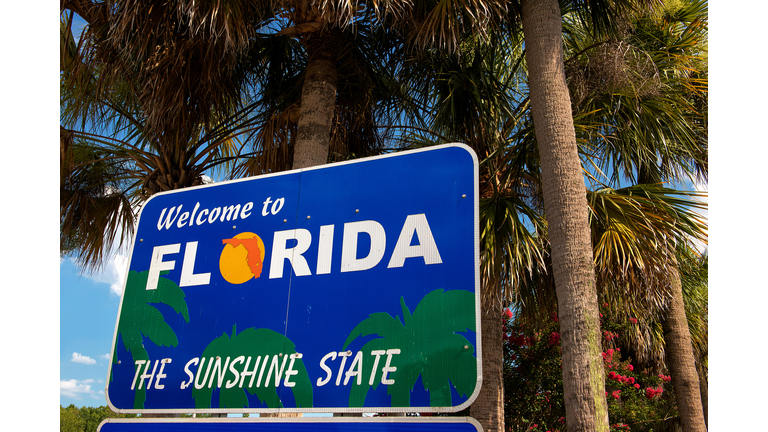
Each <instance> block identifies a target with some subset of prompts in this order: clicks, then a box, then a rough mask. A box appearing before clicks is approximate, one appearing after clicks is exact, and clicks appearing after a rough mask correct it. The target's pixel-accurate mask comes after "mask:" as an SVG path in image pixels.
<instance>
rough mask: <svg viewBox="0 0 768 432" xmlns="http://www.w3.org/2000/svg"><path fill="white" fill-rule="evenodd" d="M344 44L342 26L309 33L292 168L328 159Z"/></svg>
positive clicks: (324, 161)
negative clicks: (337, 66)
mask: <svg viewBox="0 0 768 432" xmlns="http://www.w3.org/2000/svg"><path fill="white" fill-rule="evenodd" d="M341 43H342V35H341V31H340V30H339V29H330V30H324V31H320V32H315V33H312V34H311V35H309V36H307V40H306V42H305V46H306V47H307V52H308V53H309V62H308V64H307V71H306V74H305V77H304V87H303V88H302V92H301V114H300V115H299V125H298V132H297V136H296V145H295V147H294V149H293V169H299V168H306V167H311V166H315V165H323V164H325V163H327V162H328V148H329V143H330V138H331V122H332V121H333V115H334V113H335V111H336V81H337V71H336V57H337V55H338V50H339V47H340V45H341Z"/></svg>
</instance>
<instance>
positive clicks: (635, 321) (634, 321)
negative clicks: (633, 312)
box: [629, 318, 637, 324]
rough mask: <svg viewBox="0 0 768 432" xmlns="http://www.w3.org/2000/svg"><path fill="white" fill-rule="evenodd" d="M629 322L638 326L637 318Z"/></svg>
mask: <svg viewBox="0 0 768 432" xmlns="http://www.w3.org/2000/svg"><path fill="white" fill-rule="evenodd" d="M629 320H630V321H631V322H632V324H637V318H630V319H629Z"/></svg>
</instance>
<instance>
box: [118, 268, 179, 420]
mask: <svg viewBox="0 0 768 432" xmlns="http://www.w3.org/2000/svg"><path fill="white" fill-rule="evenodd" d="M167 273H168V272H161V275H164V274H167ZM148 274H149V272H148V271H144V272H137V271H134V270H131V271H129V272H128V280H127V282H126V285H125V292H124V293H123V302H122V304H121V306H120V321H119V322H118V326H117V336H118V337H119V338H120V339H122V341H123V345H124V346H125V349H126V350H127V351H128V352H129V353H130V354H131V358H132V363H134V364H135V363H136V361H137V360H146V361H149V360H150V359H149V354H148V353H147V350H146V349H145V348H144V338H145V337H146V338H148V339H149V340H150V341H152V343H154V344H155V345H159V346H173V347H175V346H176V345H178V344H179V340H178V338H177V337H176V333H175V332H174V331H173V329H172V328H171V327H170V326H169V325H168V323H167V322H165V317H164V316H163V314H162V313H161V312H160V311H159V310H158V309H157V308H156V307H154V306H152V304H165V305H168V306H170V307H171V308H173V310H174V311H175V312H176V313H181V314H182V316H183V317H184V320H185V321H186V322H189V310H188V309H187V302H186V301H185V300H184V297H186V295H185V294H184V291H183V290H182V289H181V288H179V286H178V285H176V284H175V283H174V282H173V281H171V280H169V279H166V278H159V279H158V284H157V289H154V290H147V289H145V287H146V286H147V275H148ZM118 360H119V359H118V357H117V347H115V352H114V353H113V355H112V363H117V362H118ZM145 392H146V388H141V389H137V390H136V395H135V399H134V408H135V409H142V408H144V400H145V399H146V393H145Z"/></svg>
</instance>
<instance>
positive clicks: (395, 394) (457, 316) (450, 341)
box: [344, 289, 477, 407]
mask: <svg viewBox="0 0 768 432" xmlns="http://www.w3.org/2000/svg"><path fill="white" fill-rule="evenodd" d="M401 307H402V310H403V322H402V323H401V322H400V320H399V317H396V318H393V317H392V316H391V315H389V314H386V313H374V314H371V315H370V316H369V317H368V318H366V319H365V320H364V321H362V322H361V323H360V324H358V325H357V326H355V328H354V329H353V330H352V332H350V335H349V337H348V338H347V340H346V341H345V342H344V349H346V347H347V346H348V345H349V344H350V343H351V342H352V341H354V340H355V339H357V338H358V337H365V336H370V335H378V336H379V337H378V338H375V339H372V340H370V341H368V342H367V343H366V344H365V345H364V346H363V348H362V351H364V352H366V353H369V352H372V351H375V350H383V351H386V350H389V349H399V350H400V354H398V355H395V356H393V357H392V363H391V366H393V367H396V368H397V370H396V372H393V373H392V374H391V375H389V376H388V379H395V383H394V384H392V385H390V386H388V388H387V394H389V395H390V396H391V403H392V406H393V407H396V406H400V407H407V406H410V392H411V391H412V390H413V388H414V386H415V385H416V381H417V380H418V378H419V377H421V379H422V384H423V385H424V388H425V389H426V390H427V391H429V395H430V405H431V406H451V404H452V401H451V387H452V386H453V387H455V388H456V391H457V392H458V393H459V394H460V395H461V396H469V395H471V394H472V393H473V392H474V390H475V386H476V384H477V358H476V357H475V356H474V346H473V345H472V344H471V343H470V342H469V340H467V338H466V337H464V336H463V335H461V334H460V333H462V332H467V331H475V312H474V311H475V309H474V308H475V301H474V296H473V294H472V293H471V292H469V291H463V290H452V291H447V292H445V291H443V290H441V289H438V290H434V291H432V292H430V293H429V294H427V295H426V296H424V298H423V299H422V300H421V301H420V302H419V304H418V306H417V307H416V309H415V310H414V312H413V314H411V312H410V310H409V309H408V307H407V306H406V305H405V301H404V300H403V299H402V298H401ZM381 379H382V371H381V368H378V370H377V371H376V375H375V376H373V377H371V371H370V370H368V369H366V370H364V371H363V373H362V376H361V385H356V386H353V387H352V390H351V392H350V398H349V403H350V406H356V407H361V406H363V405H364V403H365V396H366V394H367V393H368V390H369V389H370V388H371V387H373V388H374V389H376V388H377V387H378V385H379V384H380V383H381Z"/></svg>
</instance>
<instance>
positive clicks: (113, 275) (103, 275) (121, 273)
mask: <svg viewBox="0 0 768 432" xmlns="http://www.w3.org/2000/svg"><path fill="white" fill-rule="evenodd" d="M127 247H128V245H124V246H123V247H122V248H120V249H118V250H113V251H111V252H110V253H109V255H108V256H109V261H107V262H106V263H105V264H104V266H103V267H102V268H101V270H99V271H97V272H87V273H86V272H84V273H82V276H84V277H85V278H87V279H90V280H92V281H94V282H97V283H105V284H109V291H110V292H112V293H113V294H115V295H117V296H120V295H122V293H123V284H125V275H126V273H127V272H128V252H127ZM72 262H74V259H72Z"/></svg>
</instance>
